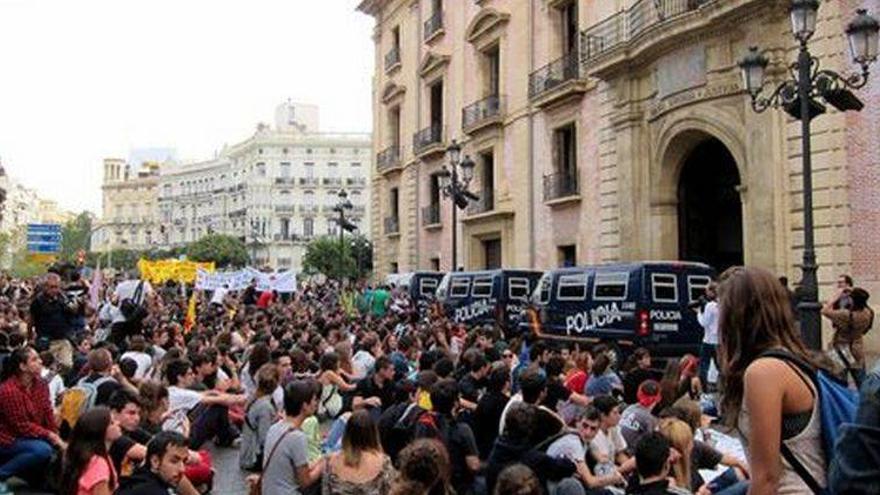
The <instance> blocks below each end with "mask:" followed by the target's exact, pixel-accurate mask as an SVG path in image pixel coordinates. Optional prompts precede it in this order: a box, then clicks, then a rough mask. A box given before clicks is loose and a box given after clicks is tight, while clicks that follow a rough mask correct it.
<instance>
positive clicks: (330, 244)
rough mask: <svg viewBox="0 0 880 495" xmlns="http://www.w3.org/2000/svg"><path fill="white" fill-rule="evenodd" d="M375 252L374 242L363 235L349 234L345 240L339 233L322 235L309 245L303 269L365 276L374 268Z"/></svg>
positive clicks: (333, 275) (330, 274)
mask: <svg viewBox="0 0 880 495" xmlns="http://www.w3.org/2000/svg"><path fill="white" fill-rule="evenodd" d="M372 256H373V246H372V244H370V241H368V240H367V239H366V238H365V237H363V236H360V235H359V236H347V237H346V238H345V241H344V242H343V243H342V244H340V243H339V238H338V237H336V236H325V237H319V238H317V239H315V240H313V241H312V242H310V243H309V245H308V246H306V254H305V256H304V257H303V271H304V272H305V273H306V274H307V275H313V274H316V273H323V274H324V275H326V276H328V277H330V278H335V279H343V278H350V279H357V278H363V277H364V276H365V275H366V274H368V273H369V272H370V270H372V268H373V262H372Z"/></svg>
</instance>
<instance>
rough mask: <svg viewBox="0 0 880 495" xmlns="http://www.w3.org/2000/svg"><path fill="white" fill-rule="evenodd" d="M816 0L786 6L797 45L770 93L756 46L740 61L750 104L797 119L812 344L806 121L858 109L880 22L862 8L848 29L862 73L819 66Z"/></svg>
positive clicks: (815, 333)
mask: <svg viewBox="0 0 880 495" xmlns="http://www.w3.org/2000/svg"><path fill="white" fill-rule="evenodd" d="M818 12H819V0H792V2H791V7H790V15H791V27H792V34H793V35H794V37H795V39H796V40H797V41H798V43H799V44H800V51H799V52H798V58H797V61H796V62H794V63H793V64H791V65H790V66H789V73H790V75H791V78H790V79H788V80H785V81H783V82H782V83H780V84H779V85H778V86H777V87H776V89H775V90H774V91H773V93H771V94H770V95H768V96H762V91H763V88H764V76H765V71H766V68H767V65H768V63H769V61H768V59H767V57H765V56H764V55H763V54H762V53H761V52H760V51H759V50H758V48H757V47H752V48H750V49H749V53H748V54H747V55H746V57H745V58H744V59H743V60H742V61H741V62H740V64H739V66H740V68H741V69H742V76H743V82H744V84H745V87H746V90H747V91H748V92H749V95H750V96H751V99H752V108H754V110H755V111H756V112H759V113H760V112H763V111H765V110H767V109H768V108H770V107H774V108H779V107H782V108H783V109H784V110H785V111H786V112H787V113H788V114H789V115H791V116H792V117H794V118H795V119H799V120H800V121H801V146H802V148H803V153H802V156H803V185H804V258H803V265H802V266H801V270H802V272H803V275H802V279H801V290H802V293H801V298H800V302H799V304H798V310H799V311H800V313H801V332H802V334H803V336H804V340H805V342H806V343H807V345H808V346H809V347H811V348H812V349H820V348H821V346H822V322H821V315H820V314H819V310H820V309H821V307H822V306H821V305H820V304H819V281H818V277H817V274H816V271H817V269H818V267H817V265H816V249H815V243H814V238H813V237H814V232H813V177H812V157H811V151H810V121H811V120H812V119H813V118H815V117H817V116H819V115H821V114H823V113H825V111H826V107H825V104H823V103H822V102H824V103H827V104H830V105H832V106H833V107H835V108H837V109H838V110H840V111H846V110H857V111H858V110H861V109H862V108H863V107H864V104H863V103H862V102H861V100H859V99H858V97H856V95H855V94H853V92H852V91H851V90H852V89H859V88H862V87H864V86H865V84H867V83H868V75H869V72H868V67H869V66H870V65H871V64H872V63H873V62H875V61H876V60H877V54H878V53H877V52H878V33H880V23H878V22H877V20H876V19H874V18H873V17H871V16H870V15H868V13H867V11H866V10H864V9H860V10H858V11H857V13H856V18H855V19H854V20H853V21H852V22H851V23H850V24H849V26H848V27H847V29H846V35H847V37H848V38H849V46H850V51H851V54H852V58H853V61H854V62H855V63H857V64H859V66H860V67H861V72H860V73H854V74H851V75H840V74H838V73H837V72H834V71H832V70H828V69H820V67H819V60H818V59H817V58H815V57H814V56H813V55H812V54H811V53H810V51H809V47H808V42H809V41H810V38H812V36H813V34H814V33H815V32H816V19H817V17H818Z"/></svg>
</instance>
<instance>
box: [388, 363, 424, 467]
mask: <svg viewBox="0 0 880 495" xmlns="http://www.w3.org/2000/svg"><path fill="white" fill-rule="evenodd" d="M422 373H431V374H434V372H433V371H423V372H422ZM434 376H435V378H436V375H434ZM434 382H436V380H434ZM395 388H396V391H395V395H396V397H395V399H396V400H395V404H394V405H393V406H391V407H389V408H388V409H386V410H385V412H383V413H382V416H380V417H379V424H378V427H379V440H380V441H381V443H382V450H384V451H385V453H386V454H388V457H390V458H391V460H392V462H396V461H397V457H398V454H400V451H402V450H403V449H404V447H406V446H407V445H408V444H409V443H410V442H411V441H412V439H413V434H414V432H415V425H416V421H418V419H419V417H420V416H421V415H422V413H423V412H425V411H426V410H427V409H423V408H422V407H420V406H419V388H418V387H416V385H415V384H414V383H413V382H411V381H408V380H403V381H400V382H397V384H396V387H395Z"/></svg>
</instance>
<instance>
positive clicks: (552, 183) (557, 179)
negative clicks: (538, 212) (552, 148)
mask: <svg viewBox="0 0 880 495" xmlns="http://www.w3.org/2000/svg"><path fill="white" fill-rule="evenodd" d="M577 194H578V180H577V171H565V172H558V173H555V174H550V175H545V176H544V201H551V200H554V199H559V198H565V197H568V196H575V195H577Z"/></svg>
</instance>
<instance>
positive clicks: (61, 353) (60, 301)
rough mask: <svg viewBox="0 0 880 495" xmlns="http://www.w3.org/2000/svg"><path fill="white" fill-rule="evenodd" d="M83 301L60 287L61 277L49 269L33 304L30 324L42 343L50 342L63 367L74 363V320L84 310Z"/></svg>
mask: <svg viewBox="0 0 880 495" xmlns="http://www.w3.org/2000/svg"><path fill="white" fill-rule="evenodd" d="M82 304H83V303H82V302H81V301H78V300H76V299H70V298H69V297H68V296H67V295H66V294H65V293H64V292H62V291H61V277H60V276H59V275H58V274H57V273H47V274H46V277H45V278H44V279H43V286H42V290H41V291H39V292H38V293H37V295H36V296H35V297H34V300H33V301H32V302H31V306H30V317H31V327H32V328H33V329H34V331H35V333H36V337H37V342H38V345H39V346H40V347H42V346H43V345H45V344H46V343H48V348H49V352H51V353H52V355H53V356H54V357H55V359H56V360H57V361H58V363H60V365H61V366H62V367H63V368H64V369H70V368H72V367H73V344H71V339H72V338H73V334H74V330H75V328H74V325H73V321H74V319H75V318H76V316H77V315H78V314H80V312H81V311H82Z"/></svg>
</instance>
